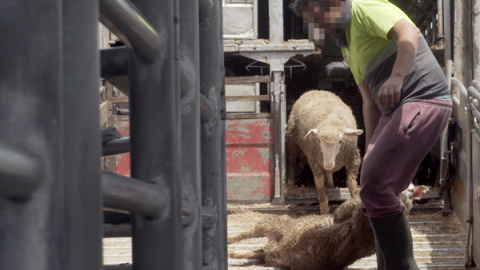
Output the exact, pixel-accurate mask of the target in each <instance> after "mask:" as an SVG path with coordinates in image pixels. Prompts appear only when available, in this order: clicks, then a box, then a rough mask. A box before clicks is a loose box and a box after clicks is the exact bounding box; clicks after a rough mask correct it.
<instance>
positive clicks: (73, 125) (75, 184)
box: [56, 0, 103, 270]
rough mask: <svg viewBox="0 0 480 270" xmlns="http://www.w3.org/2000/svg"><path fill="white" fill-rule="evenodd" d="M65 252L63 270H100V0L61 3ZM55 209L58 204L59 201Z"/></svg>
mask: <svg viewBox="0 0 480 270" xmlns="http://www.w3.org/2000/svg"><path fill="white" fill-rule="evenodd" d="M62 3H63V26H64V28H63V45H64V46H63V48H64V51H63V53H64V60H63V71H64V81H63V90H62V91H63V93H64V97H63V101H64V107H63V109H64V127H65V130H64V143H65V147H64V151H63V157H64V159H63V160H64V171H63V179H66V181H65V184H64V187H65V203H64V205H65V215H66V218H65V222H66V224H65V225H66V228H68V230H67V231H66V234H65V237H64V238H63V239H62V240H63V241H65V253H66V257H65V259H66V262H65V266H64V267H63V268H62V269H71V270H84V269H92V270H93V269H102V268H103V263H102V235H103V232H102V230H103V215H102V206H103V203H102V195H101V181H100V157H101V151H100V131H99V130H100V129H99V121H100V120H99V111H98V105H99V95H98V88H99V86H100V84H99V78H100V67H99V64H100V57H99V50H98V16H99V15H98V1H97V0H89V1H76V0H64V1H63V2H62ZM56 204H60V203H59V202H57V203H56Z"/></svg>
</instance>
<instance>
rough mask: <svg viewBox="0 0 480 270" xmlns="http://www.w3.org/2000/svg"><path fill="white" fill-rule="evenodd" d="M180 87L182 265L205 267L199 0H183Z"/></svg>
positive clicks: (195, 267)
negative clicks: (184, 217)
mask: <svg viewBox="0 0 480 270" xmlns="http://www.w3.org/2000/svg"><path fill="white" fill-rule="evenodd" d="M179 2H180V48H179V49H180V52H179V54H180V87H181V93H182V101H181V106H182V194H183V196H182V198H183V206H185V207H188V208H189V209H190V210H191V211H192V213H191V215H192V221H191V223H189V224H188V225H187V226H186V227H185V228H184V230H183V250H184V252H183V256H184V258H183V268H182V269H185V270H194V269H201V268H202V264H203V263H202V259H203V258H202V253H203V252H202V216H201V200H200V199H201V188H202V185H201V167H200V166H201V159H200V72H199V68H200V63H199V62H200V56H199V54H200V52H199V49H200V47H199V28H198V20H199V6H198V0H180V1H179Z"/></svg>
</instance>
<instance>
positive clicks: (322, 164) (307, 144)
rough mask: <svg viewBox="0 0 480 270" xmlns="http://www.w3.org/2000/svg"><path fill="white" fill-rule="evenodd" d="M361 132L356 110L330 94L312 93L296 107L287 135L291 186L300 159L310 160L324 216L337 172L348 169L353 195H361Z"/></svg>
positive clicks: (348, 181) (294, 107)
mask: <svg viewBox="0 0 480 270" xmlns="http://www.w3.org/2000/svg"><path fill="white" fill-rule="evenodd" d="M362 133H363V131H362V130H360V129H357V123H356V121H355V117H354V116H353V114H352V110H351V109H350V107H349V106H348V105H346V104H345V103H344V102H343V101H342V100H341V99H340V97H338V96H337V95H335V94H334V93H332V92H329V91H323V90H311V91H308V92H306V93H304V94H303V95H302V96H300V98H299V99H298V100H297V101H296V102H295V104H294V105H293V108H292V111H291V113H290V117H289V119H288V127H287V132H286V134H285V143H286V155H287V173H288V176H287V186H292V184H291V183H293V182H294V178H295V169H294V168H295V165H296V160H297V158H304V157H306V158H307V160H308V164H309V165H310V168H311V170H312V173H313V176H314V179H315V187H316V189H317V196H318V202H319V204H320V213H321V214H327V213H329V212H330V209H329V207H328V199H327V197H326V194H325V186H326V187H333V172H336V171H338V170H340V169H341V168H343V167H345V168H346V174H347V181H346V182H347V187H348V190H349V192H350V195H351V196H352V197H353V196H356V195H357V189H358V185H357V176H358V171H359V168H360V164H361V157H360V151H359V149H358V145H357V140H358V136H359V135H361V134H362Z"/></svg>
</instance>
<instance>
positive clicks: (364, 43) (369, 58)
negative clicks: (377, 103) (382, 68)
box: [342, 0, 413, 84]
mask: <svg viewBox="0 0 480 270" xmlns="http://www.w3.org/2000/svg"><path fill="white" fill-rule="evenodd" d="M401 19H405V20H407V21H409V22H411V23H412V24H413V22H412V21H411V20H410V18H409V17H408V16H407V15H406V14H405V13H404V12H403V11H402V10H401V9H399V8H398V7H397V6H395V5H394V4H392V3H390V2H389V1H387V0H351V21H350V23H349V24H348V25H347V29H346V37H347V42H348V48H342V53H343V55H344V57H345V58H346V60H347V62H348V65H349V66H350V69H351V71H352V73H353V75H354V77H355V81H356V82H357V84H358V83H361V82H363V80H364V79H365V77H366V76H367V75H368V74H369V71H371V70H373V69H374V68H375V67H376V66H377V65H378V64H379V63H381V62H383V61H384V60H385V59H387V58H388V57H389V56H390V55H392V54H393V53H394V52H396V50H397V44H396V43H395V42H394V41H392V40H389V39H388V38H387V34H388V32H389V31H390V30H391V29H392V28H393V26H394V25H395V24H396V23H397V22H398V21H399V20H401Z"/></svg>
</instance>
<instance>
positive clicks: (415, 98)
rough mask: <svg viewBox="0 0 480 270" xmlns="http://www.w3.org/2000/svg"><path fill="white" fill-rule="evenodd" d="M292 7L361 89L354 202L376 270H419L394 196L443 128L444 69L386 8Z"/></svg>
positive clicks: (317, 2) (351, 3)
mask: <svg viewBox="0 0 480 270" xmlns="http://www.w3.org/2000/svg"><path fill="white" fill-rule="evenodd" d="M290 7H291V8H292V10H293V11H294V12H295V13H296V14H297V15H301V16H302V17H303V18H304V24H305V25H308V26H309V33H310V34H311V36H312V37H313V39H315V40H316V43H317V44H320V45H322V44H324V40H325V39H328V38H334V39H337V44H338V45H339V46H340V47H341V48H342V53H343V56H344V59H345V60H346V62H347V63H348V66H349V67H350V70H351V72H352V73H353V76H354V78H355V81H356V83H357V85H358V88H359V89H360V92H361V95H362V100H363V118H364V122H365V129H366V130H365V134H366V146H367V149H366V152H365V156H364V158H363V164H362V170H361V175H360V185H361V190H360V194H359V195H360V198H361V200H362V209H363V211H364V213H365V215H366V216H367V217H368V218H369V220H370V224H371V227H372V229H373V232H374V235H375V240H376V247H377V263H378V269H387V270H392V269H399V270H405V269H418V267H417V265H416V263H415V260H414V257H413V243H412V235H411V231H410V227H409V225H408V220H407V218H406V216H405V213H404V210H405V205H404V204H403V202H402V201H401V200H400V199H399V198H398V195H399V193H400V192H401V191H402V190H405V189H406V188H407V187H408V186H409V184H410V183H411V181H412V179H413V177H414V176H415V173H416V171H417V169H418V166H419V165H420V163H421V161H422V159H423V158H424V157H425V156H426V155H427V153H428V152H429V151H430V149H431V148H432V147H433V144H434V143H435V142H436V141H437V140H438V138H439V137H440V135H441V133H442V131H443V130H444V129H445V127H446V126H447V124H448V120H449V118H450V115H451V109H452V108H451V107H452V102H451V96H450V90H449V89H448V85H447V82H446V79H445V76H444V75H443V72H442V69H441V67H440V66H439V64H438V62H437V61H436V59H435V57H434V56H433V54H432V52H431V50H430V48H429V46H428V44H427V43H426V41H425V39H424V37H423V36H422V35H421V34H420V31H419V29H418V28H417V27H416V26H415V25H414V23H413V22H412V21H411V20H410V19H409V17H408V16H407V15H406V14H405V13H404V12H403V11H401V10H400V9H399V8H398V7H396V6H395V5H393V4H392V3H390V2H389V1H387V0H333V1H327V0H294V1H293V2H292V3H291V4H290Z"/></svg>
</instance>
